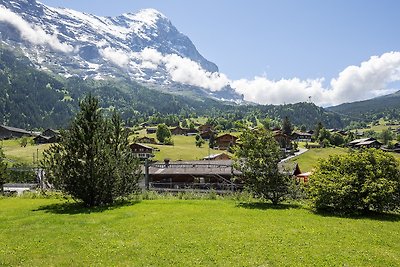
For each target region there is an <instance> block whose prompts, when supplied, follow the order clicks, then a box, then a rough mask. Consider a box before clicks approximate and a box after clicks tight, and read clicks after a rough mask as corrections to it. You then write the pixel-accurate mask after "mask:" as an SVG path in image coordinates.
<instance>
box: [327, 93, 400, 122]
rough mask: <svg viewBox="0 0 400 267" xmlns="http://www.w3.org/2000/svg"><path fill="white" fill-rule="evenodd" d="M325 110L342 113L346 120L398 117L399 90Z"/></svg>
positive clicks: (399, 104) (399, 112)
mask: <svg viewBox="0 0 400 267" xmlns="http://www.w3.org/2000/svg"><path fill="white" fill-rule="evenodd" d="M327 110H329V111H332V112H335V113H338V114H340V115H344V116H346V117H347V119H348V120H354V121H361V120H364V121H371V120H376V119H379V118H382V117H388V118H397V119H399V118H400V91H397V92H395V93H393V94H390V95H385V96H380V97H376V98H372V99H369V100H364V101H358V102H353V103H345V104H341V105H338V106H334V107H329V108H327Z"/></svg>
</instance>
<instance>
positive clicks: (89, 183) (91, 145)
mask: <svg viewBox="0 0 400 267" xmlns="http://www.w3.org/2000/svg"><path fill="white" fill-rule="evenodd" d="M80 108H81V111H80V112H79V113H78V114H77V115H76V117H75V119H74V120H73V122H72V124H71V125H70V127H69V128H68V129H67V130H66V131H62V132H61V138H60V142H59V143H58V144H54V145H52V146H50V148H49V149H48V150H46V151H45V152H44V159H43V161H42V166H43V167H44V168H45V169H46V171H47V174H48V176H49V181H50V182H52V183H53V184H54V186H55V187H56V188H58V189H60V190H62V191H63V192H64V193H66V194H69V195H71V196H72V197H73V198H75V199H77V200H81V201H83V202H84V204H85V205H86V206H98V205H105V204H110V203H113V202H114V201H115V200H116V199H117V198H118V197H124V196H128V195H129V194H132V193H134V192H135V191H136V190H137V182H138V179H139V176H140V168H139V162H138V159H136V158H135V157H134V155H133V154H132V153H131V151H130V148H129V145H128V133H127V131H126V130H125V129H124V127H123V125H122V121H121V118H120V117H119V115H118V114H116V113H114V114H113V115H112V118H111V119H107V118H104V117H103V114H102V113H101V110H100V109H99V103H98V100H97V99H96V98H95V97H93V96H91V95H89V96H87V97H86V98H85V99H84V100H83V101H82V102H81V103H80Z"/></svg>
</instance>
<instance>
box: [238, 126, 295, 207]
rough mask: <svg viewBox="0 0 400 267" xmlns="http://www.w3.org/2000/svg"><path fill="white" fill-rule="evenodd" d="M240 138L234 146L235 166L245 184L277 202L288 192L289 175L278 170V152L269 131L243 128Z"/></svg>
mask: <svg viewBox="0 0 400 267" xmlns="http://www.w3.org/2000/svg"><path fill="white" fill-rule="evenodd" d="M240 141H241V144H240V145H239V146H237V147H236V149H235V157H236V158H237V159H236V161H235V166H236V167H237V168H238V169H239V170H240V171H241V172H242V173H243V180H244V183H245V185H246V187H247V188H248V189H249V190H250V191H251V192H253V193H254V194H255V195H256V196H258V197H260V198H264V199H268V200H271V201H272V203H273V204H275V205H276V204H278V203H279V202H281V201H282V200H283V199H284V198H285V197H286V196H287V194H288V189H289V185H290V177H288V176H287V175H284V174H281V173H280V172H279V170H278V163H279V161H280V153H281V152H280V148H279V145H278V144H277V142H276V141H275V139H274V137H273V136H272V133H271V132H270V131H267V130H265V129H260V130H259V131H250V130H245V131H244V132H243V133H242V135H241V136H240Z"/></svg>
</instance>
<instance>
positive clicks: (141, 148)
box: [129, 143, 154, 159]
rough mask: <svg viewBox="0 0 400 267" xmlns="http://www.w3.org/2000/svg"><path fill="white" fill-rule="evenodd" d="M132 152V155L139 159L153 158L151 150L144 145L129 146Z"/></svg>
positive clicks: (134, 144)
mask: <svg viewBox="0 0 400 267" xmlns="http://www.w3.org/2000/svg"><path fill="white" fill-rule="evenodd" d="M129 147H130V148H131V150H132V153H133V154H134V155H135V156H136V157H138V158H139V159H149V158H152V157H153V156H154V154H153V150H154V149H153V148H152V147H150V146H146V145H144V144H139V143H133V144H131V145H130V146H129Z"/></svg>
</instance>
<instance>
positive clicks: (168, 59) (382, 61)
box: [135, 48, 400, 106]
mask: <svg viewBox="0 0 400 267" xmlns="http://www.w3.org/2000/svg"><path fill="white" fill-rule="evenodd" d="M135 58H137V59H138V60H139V61H141V63H140V66H141V67H142V68H149V69H156V68H157V67H158V66H163V67H164V68H165V70H166V71H167V72H168V74H169V75H170V77H171V79H172V80H173V81H175V82H180V83H183V84H189V85H194V86H200V87H203V88H208V89H209V90H211V91H218V90H221V89H222V88H223V87H225V86H227V85H231V87H232V88H233V89H234V90H236V91H237V92H238V93H240V94H243V95H244V97H245V100H248V101H252V102H256V103H260V104H283V103H297V102H303V101H307V100H308V99H309V97H311V99H312V101H313V102H314V103H316V104H317V105H321V106H329V105H335V104H340V103H343V102H352V101H358V100H364V99H368V98H371V97H375V96H378V95H384V94H388V93H391V92H393V91H394V90H395V89H390V88H387V86H388V85H389V84H390V83H392V82H395V81H400V52H389V53H385V54H383V55H381V56H373V57H371V58H370V59H369V60H367V61H364V62H362V63H361V64H360V66H349V67H347V68H346V69H344V70H343V71H342V72H340V73H339V75H338V77H337V78H335V79H332V80H331V81H330V83H329V85H328V86H327V87H324V78H319V79H308V80H301V79H299V78H291V79H281V80H277V81H275V80H270V79H268V78H267V77H265V76H263V77H260V76H257V77H255V78H254V79H252V80H247V79H240V80H235V81H232V80H229V79H228V77H227V76H226V75H225V74H223V73H217V72H215V73H211V72H207V71H206V70H204V69H203V68H202V67H201V66H200V65H199V64H198V63H197V62H194V61H192V60H190V59H188V58H183V57H181V56H178V55H176V54H168V55H162V54H161V53H160V52H158V51H157V50H155V49H153V48H146V49H144V50H143V51H141V52H139V53H135Z"/></svg>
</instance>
